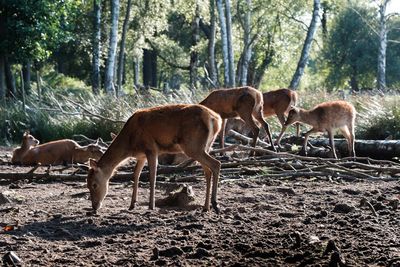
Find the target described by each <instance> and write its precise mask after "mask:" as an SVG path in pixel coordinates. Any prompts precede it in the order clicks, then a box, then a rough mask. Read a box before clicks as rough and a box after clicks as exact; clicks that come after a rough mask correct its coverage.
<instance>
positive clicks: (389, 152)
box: [310, 138, 400, 159]
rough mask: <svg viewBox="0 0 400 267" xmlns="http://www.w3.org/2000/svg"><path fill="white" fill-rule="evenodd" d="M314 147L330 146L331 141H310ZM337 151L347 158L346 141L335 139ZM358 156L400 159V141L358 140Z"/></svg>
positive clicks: (319, 139)
mask: <svg viewBox="0 0 400 267" xmlns="http://www.w3.org/2000/svg"><path fill="white" fill-rule="evenodd" d="M310 143H311V144H312V145H314V146H329V139H327V138H316V139H312V140H310ZM335 147H336V150H337V151H338V152H339V153H340V154H341V155H342V156H347V155H348V150H347V142H346V139H336V138H335ZM355 150H356V155H357V156H359V157H370V158H374V159H393V158H396V157H397V158H398V157H400V140H356V142H355Z"/></svg>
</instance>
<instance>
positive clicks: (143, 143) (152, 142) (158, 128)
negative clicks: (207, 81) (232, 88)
mask: <svg viewBox="0 0 400 267" xmlns="http://www.w3.org/2000/svg"><path fill="white" fill-rule="evenodd" d="M221 123H222V122H221V117H220V116H219V115H218V114H217V113H215V112H213V111H212V110H210V109H208V108H206V107H204V106H201V105H193V104H185V105H183V104H181V105H165V106H160V107H154V108H148V109H142V110H138V111H136V112H135V113H134V114H133V115H132V116H131V117H130V118H129V119H128V121H127V122H126V123H125V125H124V126H123V128H122V130H121V131H120V132H119V134H118V135H117V136H116V137H115V138H114V140H113V141H112V143H111V145H110V146H109V147H108V149H107V150H106V152H105V153H104V155H103V156H102V157H101V158H100V159H99V160H98V161H95V160H90V169H89V173H88V178H87V187H88V189H89V191H90V196H91V201H92V207H93V209H94V210H95V211H96V210H98V209H99V208H100V207H101V206H102V203H103V200H104V198H105V196H106V195H107V192H108V184H109V180H110V178H111V176H112V175H113V173H114V172H115V170H116V168H117V166H118V165H119V164H120V163H121V162H122V161H123V160H125V159H127V158H129V157H135V158H136V160H137V163H136V166H135V170H134V173H133V192H132V199H131V205H130V207H129V209H133V208H134V207H135V205H136V203H137V201H138V184H139V176H140V173H141V172H142V169H143V166H144V164H145V163H146V161H147V163H148V166H149V172H150V178H149V180H150V201H149V208H150V209H154V205H155V199H154V193H155V182H156V174H157V164H158V155H160V154H164V153H182V152H183V153H185V154H186V155H187V156H189V157H191V158H193V159H194V160H197V161H198V162H199V163H200V164H201V166H202V167H203V170H204V173H205V177H206V200H205V204H204V210H206V211H208V210H209V209H210V192H211V179H212V194H211V204H212V206H213V208H214V209H215V211H217V212H218V207H217V189H218V179H219V173H220V168H221V163H220V162H219V161H218V160H216V159H214V158H213V157H211V156H210V155H209V154H208V151H209V150H210V148H211V145H212V143H213V142H214V140H215V137H216V136H217V134H218V132H219V131H220V129H221ZM211 176H212V178H211Z"/></svg>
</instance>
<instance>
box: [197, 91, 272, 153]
mask: <svg viewBox="0 0 400 267" xmlns="http://www.w3.org/2000/svg"><path fill="white" fill-rule="evenodd" d="M200 104H201V105H204V106H206V107H208V108H210V109H212V110H214V111H215V112H217V113H218V114H219V115H220V116H221V118H222V119H223V121H222V129H221V133H220V137H221V147H222V148H224V145H225V140H224V139H225V126H226V119H228V118H236V117H240V118H241V119H242V120H243V121H244V122H245V123H246V124H247V125H248V126H249V127H250V128H251V130H252V133H253V142H252V146H253V147H255V146H256V143H257V138H258V134H259V133H260V128H259V127H258V126H257V124H256V122H255V121H254V119H256V120H257V121H258V122H260V123H261V125H262V126H263V127H264V128H265V131H266V132H267V135H268V138H269V140H270V142H271V146H272V148H273V149H274V150H275V146H274V144H273V142H272V136H271V132H270V129H269V125H268V123H267V122H266V121H265V120H264V117H263V96H262V93H261V92H260V91H258V90H257V89H254V88H252V87H249V86H244V87H238V88H231V89H219V90H215V91H212V92H211V93H210V94H209V95H208V96H207V97H206V98H205V99H204V100H203V101H201V102H200Z"/></svg>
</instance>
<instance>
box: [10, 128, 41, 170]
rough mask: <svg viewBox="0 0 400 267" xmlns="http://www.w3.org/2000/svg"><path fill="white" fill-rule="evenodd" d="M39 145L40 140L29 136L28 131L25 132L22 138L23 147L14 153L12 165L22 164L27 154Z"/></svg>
mask: <svg viewBox="0 0 400 267" xmlns="http://www.w3.org/2000/svg"><path fill="white" fill-rule="evenodd" d="M38 144H39V140H37V139H36V138H35V137H33V136H32V135H30V134H29V132H28V131H25V132H24V134H23V136H22V143H21V146H20V147H18V148H16V149H15V150H14V151H13V155H12V157H11V163H12V164H16V163H21V159H22V158H23V157H24V156H25V155H26V153H27V152H28V151H29V149H31V148H32V147H34V146H37V145H38Z"/></svg>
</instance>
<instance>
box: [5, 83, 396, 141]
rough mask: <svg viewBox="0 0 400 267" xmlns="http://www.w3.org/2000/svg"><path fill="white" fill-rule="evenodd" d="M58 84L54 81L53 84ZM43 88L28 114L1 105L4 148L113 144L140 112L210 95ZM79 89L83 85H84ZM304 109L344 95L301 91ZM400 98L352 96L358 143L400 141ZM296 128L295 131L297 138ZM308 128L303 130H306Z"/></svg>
mask: <svg viewBox="0 0 400 267" xmlns="http://www.w3.org/2000/svg"><path fill="white" fill-rule="evenodd" d="M52 79H53V80H52ZM48 80H50V82H45V83H43V87H44V91H45V93H43V94H42V96H41V99H39V96H38V95H37V94H36V92H35V91H34V90H33V92H32V94H31V95H30V96H29V97H28V98H27V101H26V103H27V104H26V112H25V111H24V109H23V105H22V102H21V101H20V100H7V101H3V102H2V103H0V144H3V145H12V144H16V143H19V142H20V140H21V136H22V134H23V132H24V131H26V130H29V131H30V132H31V133H32V134H33V135H34V136H35V137H36V138H38V139H39V140H40V141H41V142H47V141H50V140H56V139H61V138H74V137H76V135H85V136H86V137H88V138H91V139H96V138H98V137H101V138H103V140H110V132H115V133H117V132H119V130H120V129H121V127H122V126H123V122H124V121H126V120H127V119H128V118H129V117H130V116H131V115H132V114H133V113H134V112H135V110H137V109H139V108H144V107H151V106H156V105H161V104H171V103H198V102H199V101H200V100H201V99H203V98H204V96H205V95H206V94H207V93H208V92H205V91H198V92H196V94H195V95H193V94H192V92H190V91H189V90H184V89H183V90H179V91H170V92H167V93H165V92H161V91H157V90H148V91H145V92H140V93H138V92H136V94H134V95H124V96H121V97H119V98H115V97H114V96H109V95H102V96H94V95H93V94H91V92H90V88H88V87H83V88H75V87H74V88H69V89H68V88H62V89H54V88H53V87H52V86H53V85H57V84H58V85H60V86H61V87H63V86H64V85H65V84H69V85H71V83H72V84H73V81H69V80H68V82H65V81H64V80H62V79H61V81H60V80H59V79H58V77H49V78H48ZM77 86H80V84H79V83H78V84H77ZM299 97H300V103H299V106H300V107H304V108H311V107H313V106H314V105H316V104H318V103H321V102H323V101H328V100H337V99H341V98H342V97H343V96H342V95H338V94H328V93H326V92H323V91H320V92H318V91H313V92H310V93H307V92H299ZM399 99H400V97H399V96H397V95H390V96H376V95H375V96H369V95H348V96H347V97H346V100H347V101H350V102H352V103H353V104H354V106H355V107H356V110H357V113H358V115H357V121H356V138H358V139H384V138H387V137H388V136H391V137H392V138H393V139H400V107H399V106H398V104H399ZM268 122H269V123H270V124H271V126H272V130H273V133H275V134H277V133H279V131H280V127H281V126H280V124H279V122H278V120H277V119H276V118H268ZM292 128H293V127H290V128H289V129H288V131H289V132H292V133H294V128H293V129H292ZM306 128H307V126H303V128H302V129H303V131H305V129H306Z"/></svg>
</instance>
